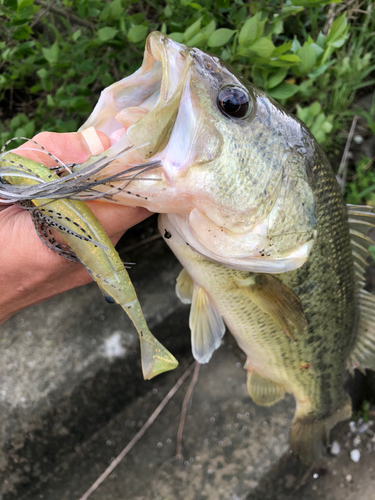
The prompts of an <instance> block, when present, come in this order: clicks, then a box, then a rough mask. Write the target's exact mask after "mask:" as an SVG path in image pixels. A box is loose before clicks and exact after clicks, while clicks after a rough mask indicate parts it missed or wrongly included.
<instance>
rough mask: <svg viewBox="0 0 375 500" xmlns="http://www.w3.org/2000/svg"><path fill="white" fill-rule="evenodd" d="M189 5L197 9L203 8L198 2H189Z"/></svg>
mask: <svg viewBox="0 0 375 500" xmlns="http://www.w3.org/2000/svg"><path fill="white" fill-rule="evenodd" d="M189 7H193V9H197V10H203V7H202V6H201V5H199V3H194V2H192V3H189Z"/></svg>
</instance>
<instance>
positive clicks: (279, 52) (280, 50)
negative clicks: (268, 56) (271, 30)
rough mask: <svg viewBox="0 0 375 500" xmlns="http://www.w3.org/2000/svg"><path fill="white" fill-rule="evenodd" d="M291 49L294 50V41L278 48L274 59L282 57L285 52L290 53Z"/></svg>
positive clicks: (274, 53)
mask: <svg viewBox="0 0 375 500" xmlns="http://www.w3.org/2000/svg"><path fill="white" fill-rule="evenodd" d="M291 48H292V41H291V40H290V41H289V42H286V43H283V44H282V45H279V46H278V47H276V49H275V50H274V51H273V54H272V55H273V56H274V57H277V56H281V55H282V54H284V53H285V52H288V50H290V49H291Z"/></svg>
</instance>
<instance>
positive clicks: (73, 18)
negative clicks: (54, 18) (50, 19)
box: [35, 0, 95, 30]
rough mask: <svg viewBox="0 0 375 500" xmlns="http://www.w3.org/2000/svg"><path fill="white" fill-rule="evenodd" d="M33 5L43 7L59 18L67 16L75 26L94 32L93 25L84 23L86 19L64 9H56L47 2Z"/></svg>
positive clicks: (40, 1) (37, 1) (40, 0)
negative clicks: (84, 27)
mask: <svg viewBox="0 0 375 500" xmlns="http://www.w3.org/2000/svg"><path fill="white" fill-rule="evenodd" d="M35 3H36V4H38V5H42V6H43V7H46V8H48V10H50V11H51V12H54V13H55V14H58V15H59V16H63V17H66V16H68V17H69V19H70V20H71V21H74V22H75V23H76V24H80V25H82V26H86V27H87V28H90V29H92V30H95V26H94V24H93V23H91V22H90V21H86V19H82V18H81V17H79V16H76V15H75V14H72V13H71V12H69V11H68V10H66V9H60V7H57V5H53V4H51V3H49V2H46V1H45V0H35Z"/></svg>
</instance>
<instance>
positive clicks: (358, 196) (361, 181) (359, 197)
mask: <svg viewBox="0 0 375 500" xmlns="http://www.w3.org/2000/svg"><path fill="white" fill-rule="evenodd" d="M373 162H374V158H373V159H370V158H365V157H362V158H361V159H360V161H359V162H358V163H357V165H356V169H355V173H354V175H353V176H352V177H351V179H350V182H349V183H347V184H346V200H347V202H348V203H351V204H353V205H361V204H362V203H364V202H367V203H368V204H369V205H373V206H375V171H374V170H373V169H371V166H372V164H373Z"/></svg>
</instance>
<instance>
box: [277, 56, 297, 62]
mask: <svg viewBox="0 0 375 500" xmlns="http://www.w3.org/2000/svg"><path fill="white" fill-rule="evenodd" d="M279 59H281V60H282V61H288V62H291V63H297V62H301V59H300V58H299V57H298V56H297V55H296V54H284V55H283V56H280V57H279Z"/></svg>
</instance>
